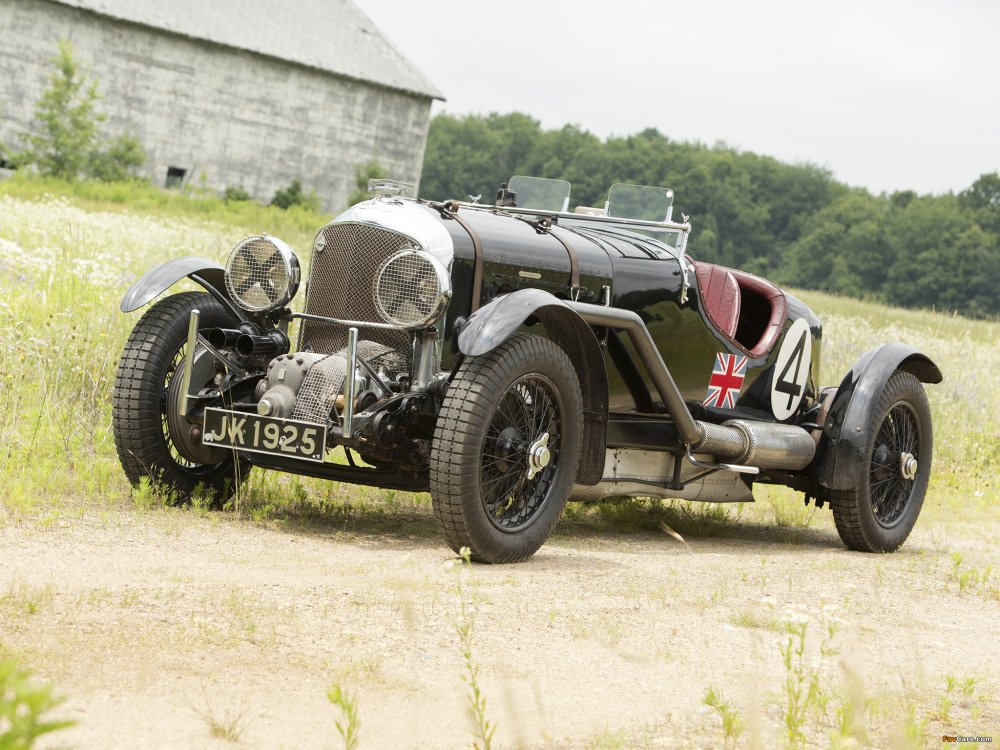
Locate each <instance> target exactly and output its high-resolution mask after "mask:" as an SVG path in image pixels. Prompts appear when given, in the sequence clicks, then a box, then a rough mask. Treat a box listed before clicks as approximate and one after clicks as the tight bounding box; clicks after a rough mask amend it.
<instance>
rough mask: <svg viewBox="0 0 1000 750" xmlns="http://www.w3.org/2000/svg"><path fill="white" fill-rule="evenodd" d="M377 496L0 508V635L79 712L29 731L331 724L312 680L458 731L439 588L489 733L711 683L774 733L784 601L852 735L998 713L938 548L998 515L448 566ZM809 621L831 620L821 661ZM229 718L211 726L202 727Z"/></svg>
mask: <svg viewBox="0 0 1000 750" xmlns="http://www.w3.org/2000/svg"><path fill="white" fill-rule="evenodd" d="M391 520H392V523H391V526H392V528H389V529H387V528H386V524H385V523H384V522H383V521H376V520H373V521H372V522H371V523H370V524H369V527H368V528H365V526H364V524H361V525H360V528H355V529H354V530H352V531H351V532H350V533H348V532H345V531H342V530H340V529H337V528H335V527H334V526H333V525H332V524H324V523H321V522H305V521H304V522H301V523H293V524H291V525H286V526H285V527H284V528H275V527H274V526H273V525H271V526H263V525H253V524H250V523H248V522H242V521H237V520H234V519H233V518H232V517H231V516H229V515H222V514H210V515H205V514H199V513H196V512H194V511H175V510H162V511H161V510H154V511H146V512H137V511H133V510H112V511H98V510H86V511H81V512H80V513H79V514H71V513H63V514H61V515H57V516H56V518H55V520H54V521H52V522H50V523H48V524H46V525H41V524H24V525H8V526H6V527H4V528H0V643H2V644H4V645H5V646H6V648H7V649H8V650H10V651H11V652H13V653H14V654H15V655H16V656H17V657H18V658H19V660H20V661H21V662H22V663H24V664H26V665H29V666H31V667H32V668H33V669H34V670H35V671H36V672H37V673H38V674H39V675H40V676H41V677H42V678H44V679H46V680H50V681H52V682H53V683H54V684H55V685H56V687H57V690H58V691H59V692H60V693H61V694H63V695H64V696H66V699H67V700H66V703H65V704H64V706H63V707H62V708H61V709H60V710H59V713H60V714H61V715H63V716H66V717H68V718H72V719H74V720H76V721H77V722H78V723H77V725H76V726H75V727H74V728H72V729H71V730H68V731H65V732H62V733H60V734H57V735H53V736H52V739H51V740H50V742H49V745H66V744H69V745H72V746H77V747H100V748H110V747H116V748H117V747H120V748H135V747H172V748H176V747H234V746H237V745H242V746H246V747H261V748H277V747H287V748H292V747H309V748H323V747H340V746H342V743H341V741H340V737H339V736H338V734H337V732H336V730H335V728H334V721H335V720H336V719H337V718H338V714H337V711H336V709H335V708H334V706H333V705H332V704H331V703H330V702H329V701H328V700H327V698H326V692H327V689H328V688H329V687H330V686H331V685H332V684H334V683H337V684H340V685H341V686H342V687H344V688H346V689H347V690H349V691H351V692H352V693H355V694H356V695H357V696H358V698H359V701H360V717H361V722H362V726H361V738H362V743H361V747H363V748H388V747H394V748H400V747H418V748H420V747H428V748H430V747H435V748H436V747H446V748H450V747H456V748H457V747H470V746H471V744H472V739H473V737H472V735H471V734H470V726H471V725H470V720H469V717H468V712H467V697H466V696H467V693H468V690H467V687H466V685H465V683H464V682H463V674H464V669H465V666H464V663H463V660H462V657H461V654H460V651H459V643H458V638H457V636H456V632H455V628H454V624H455V623H456V622H457V620H458V618H459V616H460V615H459V601H460V597H463V598H464V599H465V600H466V601H467V602H469V604H470V611H471V612H474V617H475V620H474V624H473V627H472V633H473V636H472V637H473V648H474V659H475V661H476V662H477V663H478V665H479V667H480V680H481V686H482V689H483V692H484V695H485V696H486V700H487V711H488V715H489V716H490V718H491V719H492V720H493V721H494V722H495V723H496V724H497V725H498V727H499V728H498V730H497V733H496V743H495V744H496V745H499V746H501V747H528V748H532V747H560V748H561V747H632V746H635V745H640V746H641V745H642V744H646V745H648V746H652V747H684V746H690V747H710V746H719V747H721V745H722V734H721V729H720V726H721V724H720V722H719V720H718V717H717V716H716V715H715V714H714V713H712V712H709V711H708V710H707V709H706V708H705V707H704V705H703V704H702V699H703V697H704V695H705V691H706V689H707V687H708V686H710V685H712V686H715V687H717V688H720V689H721V690H722V692H723V693H724V694H725V695H726V696H727V697H728V698H729V699H730V701H731V703H732V704H733V705H734V706H735V707H737V708H739V709H740V710H741V712H742V716H743V718H744V724H745V725H746V727H747V729H746V730H745V732H744V734H743V737H742V739H741V746H747V747H749V746H751V745H752V741H753V740H754V738H755V737H756V738H758V739H761V740H762V741H763V745H764V746H771V745H772V744H774V742H773V740H774V739H775V738H776V737H781V736H782V735H781V733H782V732H783V727H784V723H783V718H782V710H783V706H784V705H785V704H784V701H785V697H784V696H785V693H784V685H785V678H786V670H785V667H784V665H783V664H782V660H781V653H780V648H779V647H780V645H781V643H782V642H783V641H784V639H785V638H786V637H787V636H786V635H785V634H784V630H783V629H782V626H781V625H780V624H779V621H780V620H781V619H782V618H783V617H785V616H786V615H787V614H788V613H787V612H786V610H789V609H791V610H793V611H794V612H796V613H798V614H800V615H804V616H806V617H809V618H810V621H809V624H808V625H807V626H806V628H807V630H806V632H807V636H806V657H807V662H808V663H809V664H810V665H814V666H815V665H819V666H818V669H819V674H820V676H821V679H822V689H823V691H824V694H825V695H826V696H827V698H828V700H829V705H828V716H830V717H832V716H834V715H835V713H836V712H835V706H836V705H837V704H838V702H839V701H841V700H842V695H843V694H844V690H843V689H842V685H843V684H844V683H845V676H846V675H855V676H856V677H857V678H858V679H859V680H860V682H861V685H862V686H863V687H862V689H863V690H864V693H865V695H867V696H869V697H877V698H878V700H877V701H875V702H874V703H873V705H874V706H875V708H874V709H872V711H873V715H872V717H871V719H870V722H869V735H870V738H871V739H870V741H871V742H872V743H873V744H875V745H880V744H881V740H879V739H878V738H879V737H886V738H891V737H892V734H893V732H895V731H897V730H896V729H894V728H893V725H894V723H895V722H897V721H898V720H899V719H901V718H902V715H903V714H904V713H905V707H906V705H908V702H912V703H914V704H915V706H916V711H917V713H916V717H917V719H920V718H921V717H923V718H924V719H925V720H926V721H927V724H926V725H925V727H924V729H925V731H926V732H927V735H928V736H929V737H934V736H940V734H941V733H942V732H943V731H946V730H947V728H948V727H951V728H952V729H953V730H954V731H955V732H957V733H963V734H975V733H978V734H986V733H990V732H994V733H995V732H998V731H1000V707H998V703H997V701H996V696H997V688H998V686H1000V625H998V623H1000V600H998V598H997V596H996V588H995V587H994V588H992V589H991V588H990V587H989V585H988V583H989V581H987V583H986V584H983V585H980V586H977V587H973V588H971V589H969V590H966V591H965V592H963V593H962V594H961V595H960V594H959V590H958V585H957V583H955V582H953V581H952V580H950V571H951V569H952V566H953V560H952V558H951V553H952V552H954V551H960V552H961V553H962V554H963V555H964V560H965V562H964V563H963V564H964V565H966V566H970V565H979V566H980V567H981V568H985V566H986V565H989V564H993V565H994V567H995V569H996V570H998V571H1000V564H997V563H998V558H997V552H996V550H997V549H998V548H1000V545H998V544H997V541H998V531H1000V529H998V527H997V525H987V526H985V527H983V526H979V527H973V526H968V527H965V526H961V527H960V526H956V527H954V528H948V529H947V530H946V529H945V528H944V527H943V526H941V525H937V526H935V525H931V526H930V528H927V527H926V524H925V527H924V528H921V524H919V523H918V525H917V530H916V532H915V534H914V536H913V537H912V538H911V540H910V542H909V543H908V544H907V545H906V546H905V547H904V548H903V550H902V551H900V552H899V553H897V554H895V555H889V556H871V555H860V554H854V553H849V552H847V551H846V550H844V549H843V548H842V547H841V545H840V542H839V540H838V539H837V538H836V534H835V532H833V531H832V530H831V528H830V527H829V526H830V525H829V524H827V523H826V521H823V522H821V525H822V528H821V529H819V530H816V531H813V530H809V531H800V532H795V533H793V534H789V532H788V531H787V530H785V529H778V528H767V527H763V526H754V525H747V524H744V525H743V526H742V527H741V526H740V525H739V524H737V523H736V522H733V524H732V527H731V528H729V529H727V534H726V536H727V538H688V539H687V542H686V543H685V544H682V543H680V542H678V541H676V540H675V539H673V538H671V537H670V536H668V535H666V534H662V535H655V534H653V533H650V532H642V533H633V534H627V533H624V532H623V531H621V530H620V529H618V528H615V527H614V526H613V525H610V524H605V525H601V524H600V523H597V524H596V525H595V524H591V525H588V526H583V525H574V524H568V525H565V524H564V526H563V527H561V530H560V532H559V533H558V534H557V536H556V537H555V538H554V539H553V540H551V541H550V543H548V544H547V545H546V546H544V547H543V548H542V550H541V552H540V553H538V554H537V555H536V556H535V557H534V558H532V559H531V560H530V561H528V562H527V563H524V564H520V565H515V566H496V567H486V566H476V567H474V568H471V569H469V568H463V567H462V566H451V565H449V564H448V560H449V559H450V556H449V553H448V551H447V549H446V548H445V547H444V546H443V545H442V544H441V543H440V541H439V540H438V538H437V536H436V535H435V534H434V532H433V528H432V526H431V522H430V518H429V516H427V515H421V514H412V513H410V514H406V513H401V514H398V515H397V516H395V517H393V518H392V519H391ZM993 583H994V584H995V583H996V582H995V581H993ZM459 585H461V592H459ZM824 606H826V609H825V610H824ZM803 622H804V620H803ZM824 622H826V623H827V624H832V627H833V629H834V630H835V631H836V632H835V634H834V636H833V638H832V641H831V642H830V649H829V651H830V653H828V654H827V655H825V656H822V660H821V654H820V645H821V644H820V641H821V637H820V632H821V630H823V627H821V626H822V625H823V623H824ZM827 632H829V631H827ZM949 676H951V677H952V678H953V679H954V680H955V681H958V680H961V679H963V678H965V677H973V678H975V680H976V683H975V685H974V688H973V692H972V694H971V695H970V696H964V695H963V694H961V693H960V692H958V688H953V690H952V691H951V692H948V691H947V690H946V683H947V678H948V677H949ZM947 696H951V698H954V700H953V701H952V703H953V704H954V706H953V707H952V708H951V710H950V711H946V713H948V714H950V716H949V722H950V723H948V722H944V721H942V720H941V717H940V716H939V714H940V704H941V700H942V697H947ZM949 700H950V699H949ZM935 717H937V718H935ZM830 722H832V718H831V719H830V720H829V721H826V722H825V723H824V720H821V719H816V718H815V717H814V718H812V719H810V720H809V721H808V722H807V727H806V728H807V732H808V733H809V736H810V738H811V739H810V744H812V743H813V742H815V743H817V744H820V745H822V746H824V747H825V746H827V744H828V739H827V735H828V733H829V731H830ZM230 724H235V727H234V729H233V735H234V736H235V737H236V740H237V741H236V742H235V743H233V742H231V741H228V740H225V739H222V738H220V737H218V736H214V735H213V733H212V727H213V725H214V726H215V730H216V734H221V733H223V729H224V728H225V727H226V726H228V725H230Z"/></svg>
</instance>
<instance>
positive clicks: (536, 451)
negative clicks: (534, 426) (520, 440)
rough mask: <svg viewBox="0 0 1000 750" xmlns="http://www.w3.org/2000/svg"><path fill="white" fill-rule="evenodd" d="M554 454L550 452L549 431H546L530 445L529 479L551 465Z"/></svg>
mask: <svg viewBox="0 0 1000 750" xmlns="http://www.w3.org/2000/svg"><path fill="white" fill-rule="evenodd" d="M551 460H552V454H551V453H550V452H549V433H547V432H546V433H544V434H543V435H542V436H541V437H540V438H538V440H536V441H535V442H533V443H532V444H531V445H530V446H529V447H528V479H534V478H535V475H536V474H537V473H538V472H540V471H541V470H542V469H544V468H545V467H546V466H548V465H549V461H551Z"/></svg>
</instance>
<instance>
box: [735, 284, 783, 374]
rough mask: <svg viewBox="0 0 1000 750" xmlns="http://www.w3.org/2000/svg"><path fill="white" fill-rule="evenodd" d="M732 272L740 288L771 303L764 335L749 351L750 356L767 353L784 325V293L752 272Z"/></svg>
mask: <svg viewBox="0 0 1000 750" xmlns="http://www.w3.org/2000/svg"><path fill="white" fill-rule="evenodd" d="M732 274H733V276H734V277H735V278H736V282H737V283H738V284H739V285H740V287H741V288H743V289H746V290H747V291H748V292H752V293H754V294H757V295H759V296H761V297H763V298H764V299H766V300H767V301H768V302H769V303H770V304H771V317H770V318H769V319H768V321H767V328H765V329H764V335H763V336H761V337H760V341H758V342H757V344H756V345H755V346H754V347H753V349H750V351H749V353H750V356H752V357H759V356H761V355H763V354H767V353H768V352H769V351H771V347H773V346H774V342H775V341H777V339H778V334H779V333H781V329H782V327H783V326H784V325H785V317H786V315H787V314H788V301H787V300H786V299H785V293H784V292H783V291H781V290H780V289H779V288H778V287H776V286H775V285H774V284H772V283H771V282H770V281H767V280H765V279H762V278H760V276H754V275H753V274H752V273H747V272H746V271H733V272H732Z"/></svg>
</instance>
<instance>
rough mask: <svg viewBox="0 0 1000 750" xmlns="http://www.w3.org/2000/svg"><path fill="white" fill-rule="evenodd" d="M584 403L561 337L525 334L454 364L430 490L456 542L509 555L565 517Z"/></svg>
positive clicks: (496, 558)
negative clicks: (456, 366)
mask: <svg viewBox="0 0 1000 750" xmlns="http://www.w3.org/2000/svg"><path fill="white" fill-rule="evenodd" d="M582 434H583V404H582V401H581V397H580V384H579V381H578V379H577V376H576V371H575V369H574V367H573V363H572V362H571V361H570V359H569V357H568V356H567V355H566V353H565V352H564V351H563V350H562V349H561V348H560V347H559V346H558V345H556V344H555V343H553V342H552V341H549V340H548V339H544V338H541V337H539V336H532V335H527V334H517V335H515V336H512V337H511V338H510V339H508V340H507V341H506V342H504V343H503V344H501V345H500V346H499V347H497V348H496V349H494V350H493V351H492V352H490V353H488V354H486V355H484V356H482V357H470V358H469V359H466V360H465V362H463V364H462V365H461V367H460V368H459V370H458V372H457V373H456V374H455V377H454V379H453V380H452V382H451V385H450V386H449V388H448V393H447V395H446V397H445V400H444V404H443V405H442V409H441V414H440V416H439V418H438V423H437V429H436V431H435V436H434V444H433V449H432V452H431V475H430V483H431V498H432V503H433V506H434V515H435V517H436V518H437V522H438V526H439V527H440V529H441V531H442V533H443V534H444V536H445V539H446V540H447V542H448V544H449V546H450V547H451V548H452V549H453V550H455V551H456V552H458V551H459V550H460V549H461V548H462V547H468V548H469V549H470V550H471V552H472V558H473V559H475V560H478V561H480V562H487V563H508V562H517V561H520V560H524V559H526V558H528V557H530V556H531V555H533V554H534V553H535V552H536V551H537V550H538V548H539V547H541V546H542V544H543V543H544V542H545V540H546V539H547V538H548V536H549V534H550V533H551V531H552V528H553V527H554V526H555V524H556V522H557V521H558V520H559V516H560V515H561V514H562V510H563V508H564V507H565V505H566V499H567V498H568V497H569V492H570V489H571V487H572V484H573V480H574V478H575V477H576V471H577V467H578V466H579V463H580V446H581V440H582Z"/></svg>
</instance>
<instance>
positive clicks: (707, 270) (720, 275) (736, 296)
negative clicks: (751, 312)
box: [694, 262, 740, 339]
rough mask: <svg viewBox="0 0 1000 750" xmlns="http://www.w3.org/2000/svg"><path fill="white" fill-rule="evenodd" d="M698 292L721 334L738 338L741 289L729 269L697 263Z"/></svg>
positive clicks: (706, 311) (707, 312)
mask: <svg viewBox="0 0 1000 750" xmlns="http://www.w3.org/2000/svg"><path fill="white" fill-rule="evenodd" d="M694 268H695V273H696V274H697V275H698V291H699V293H700V294H701V302H702V304H703V305H704V307H705V313H706V314H707V315H708V317H709V319H710V320H711V321H712V322H713V323H714V324H715V327H716V328H718V329H719V331H720V332H722V333H724V334H725V335H726V336H728V337H729V338H731V339H735V338H736V328H737V326H738V325H739V322H740V287H739V284H737V283H736V277H735V276H733V272H732V271H730V270H729V269H728V268H723V267H722V266H716V265H712V264H711V263H697V262H696V263H695V264H694Z"/></svg>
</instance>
